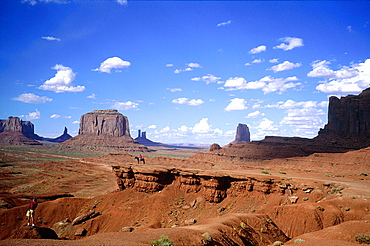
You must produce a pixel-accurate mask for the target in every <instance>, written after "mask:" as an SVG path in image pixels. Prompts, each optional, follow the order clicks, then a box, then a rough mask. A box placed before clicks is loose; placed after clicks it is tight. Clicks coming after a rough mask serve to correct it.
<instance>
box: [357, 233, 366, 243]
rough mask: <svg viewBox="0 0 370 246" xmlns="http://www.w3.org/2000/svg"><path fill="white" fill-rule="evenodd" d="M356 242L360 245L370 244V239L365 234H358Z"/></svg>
mask: <svg viewBox="0 0 370 246" xmlns="http://www.w3.org/2000/svg"><path fill="white" fill-rule="evenodd" d="M355 240H356V241H357V242H359V243H364V244H370V237H369V236H367V235H366V234H363V233H361V234H357V235H356V236H355Z"/></svg>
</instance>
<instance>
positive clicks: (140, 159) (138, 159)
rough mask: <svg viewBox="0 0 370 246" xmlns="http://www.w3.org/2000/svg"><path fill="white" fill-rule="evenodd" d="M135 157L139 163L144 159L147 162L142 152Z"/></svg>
mask: <svg viewBox="0 0 370 246" xmlns="http://www.w3.org/2000/svg"><path fill="white" fill-rule="evenodd" d="M135 159H136V160H137V164H139V163H140V161H142V162H143V163H144V164H145V159H144V157H143V156H142V155H141V154H140V156H139V157H137V156H135Z"/></svg>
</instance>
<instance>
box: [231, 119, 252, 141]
mask: <svg viewBox="0 0 370 246" xmlns="http://www.w3.org/2000/svg"><path fill="white" fill-rule="evenodd" d="M250 141H251V139H250V132H249V128H248V126H247V125H246V124H241V123H239V125H238V127H237V128H236V136H235V140H234V141H233V142H232V144H237V143H248V142H250Z"/></svg>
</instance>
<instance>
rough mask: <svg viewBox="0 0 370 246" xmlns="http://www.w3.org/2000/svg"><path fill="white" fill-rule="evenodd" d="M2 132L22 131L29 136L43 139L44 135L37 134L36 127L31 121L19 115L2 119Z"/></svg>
mask: <svg viewBox="0 0 370 246" xmlns="http://www.w3.org/2000/svg"><path fill="white" fill-rule="evenodd" d="M0 132H21V133H22V134H23V135H25V136H26V137H28V138H31V139H34V140H41V139H42V137H40V136H38V135H37V134H35V127H34V125H33V124H32V123H31V122H30V121H23V120H21V119H19V118H18V117H12V116H10V117H8V119H7V120H0Z"/></svg>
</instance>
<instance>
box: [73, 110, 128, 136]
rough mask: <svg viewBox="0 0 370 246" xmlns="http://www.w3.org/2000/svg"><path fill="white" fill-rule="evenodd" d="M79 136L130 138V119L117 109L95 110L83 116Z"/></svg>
mask: <svg viewBox="0 0 370 246" xmlns="http://www.w3.org/2000/svg"><path fill="white" fill-rule="evenodd" d="M78 134H79V135H89V134H90V135H97V136H99V135H106V136H112V137H122V136H128V137H131V136H130V129H129V124H128V119H127V117H126V116H124V115H122V114H120V113H118V111H117V110H116V109H108V110H94V111H93V112H90V113H87V114H84V115H82V116H81V120H80V129H79V132H78Z"/></svg>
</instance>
